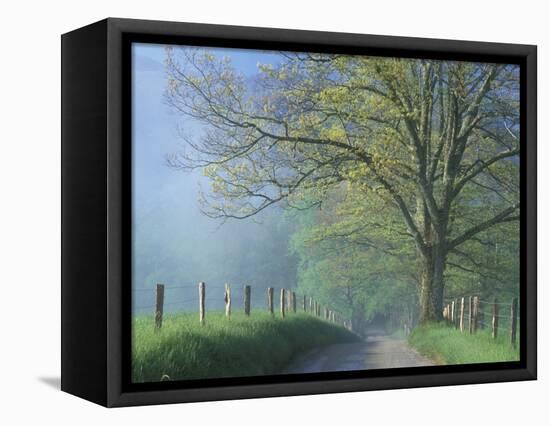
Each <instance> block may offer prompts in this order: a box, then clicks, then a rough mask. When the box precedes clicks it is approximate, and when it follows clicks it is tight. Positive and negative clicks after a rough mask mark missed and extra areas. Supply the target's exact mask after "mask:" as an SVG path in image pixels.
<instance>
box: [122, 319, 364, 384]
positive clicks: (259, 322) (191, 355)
mask: <svg viewBox="0 0 550 426" xmlns="http://www.w3.org/2000/svg"><path fill="white" fill-rule="evenodd" d="M356 340H358V338H357V337H356V336H355V335H354V334H353V333H350V332H349V331H348V330H346V329H345V328H344V327H341V326H338V325H335V324H333V323H330V322H327V321H324V320H321V319H319V318H316V317H313V316H311V315H308V314H305V313H297V314H290V315H287V317H285V318H284V319H282V318H280V317H278V316H275V317H272V316H271V315H270V314H269V313H267V312H262V311H252V313H251V315H250V317H246V316H245V315H244V314H243V313H234V314H233V315H232V316H231V319H230V320H228V319H227V318H225V316H224V315H223V313H222V312H214V313H213V312H208V313H207V316H206V322H205V325H203V326H201V325H200V324H199V321H198V315H197V314H196V313H193V314H190V313H179V314H168V315H165V317H164V320H163V324H162V329H161V330H159V331H155V329H154V319H153V316H152V315H147V316H145V315H141V316H137V317H135V318H134V322H133V336H132V378H133V381H134V382H157V381H160V380H161V377H163V376H164V375H167V376H168V377H169V378H170V380H188V379H205V378H217V377H244V376H257V375H266V374H275V373H277V372H279V371H280V370H281V369H282V368H283V367H285V365H286V364H287V363H288V362H289V361H290V359H291V358H292V357H293V356H295V355H296V354H298V353H300V352H303V351H306V350H308V349H311V348H313V347H316V346H323V345H327V344H331V343H339V342H353V341H356Z"/></svg>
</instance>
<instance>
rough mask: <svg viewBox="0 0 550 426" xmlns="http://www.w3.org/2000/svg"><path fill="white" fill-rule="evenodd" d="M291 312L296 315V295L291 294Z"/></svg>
mask: <svg viewBox="0 0 550 426" xmlns="http://www.w3.org/2000/svg"><path fill="white" fill-rule="evenodd" d="M292 312H293V313H296V293H295V292H292Z"/></svg>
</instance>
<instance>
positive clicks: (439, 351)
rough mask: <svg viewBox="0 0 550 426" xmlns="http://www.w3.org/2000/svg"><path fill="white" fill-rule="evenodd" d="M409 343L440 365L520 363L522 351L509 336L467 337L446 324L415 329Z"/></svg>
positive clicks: (479, 334)
mask: <svg viewBox="0 0 550 426" xmlns="http://www.w3.org/2000/svg"><path fill="white" fill-rule="evenodd" d="M409 344H410V345H411V346H412V347H414V348H415V349H416V350H417V351H418V352H420V353H421V354H422V355H425V356H427V357H429V358H431V359H433V360H434V361H435V362H437V363H438V364H475V363H482V362H504V361H519V349H518V348H516V349H514V348H513V347H512V345H511V344H510V339H509V336H508V334H507V333H501V334H500V335H499V336H498V337H497V339H496V340H494V339H493V338H492V336H491V331H490V330H479V331H478V332H477V333H475V334H468V333H461V332H460V330H457V329H455V328H453V327H449V326H448V325H446V324H443V323H429V324H426V325H422V326H418V327H417V328H415V329H414V330H413V332H412V333H411V335H410V336H409Z"/></svg>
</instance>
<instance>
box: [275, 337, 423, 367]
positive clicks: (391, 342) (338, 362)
mask: <svg viewBox="0 0 550 426" xmlns="http://www.w3.org/2000/svg"><path fill="white" fill-rule="evenodd" d="M428 365H434V363H433V362H432V361H430V360H429V359H427V358H425V357H423V356H422V355H420V354H418V353H417V352H416V351H415V350H413V349H412V348H410V347H409V345H408V344H407V341H406V340H404V339H399V338H395V337H392V336H387V335H383V334H381V333H378V332H373V333H371V334H370V335H369V336H368V337H367V338H366V339H365V340H364V341H362V342H358V343H340V344H335V345H330V346H325V347H322V348H317V349H314V350H311V351H309V352H306V353H305V354H302V355H300V356H298V357H296V358H295V359H293V360H292V362H291V363H290V364H289V365H288V367H287V368H285V369H284V370H283V373H286V374H293V373H294V374H295V373H319V372H329V371H351V370H370V369H379V368H399V367H420V366H428Z"/></svg>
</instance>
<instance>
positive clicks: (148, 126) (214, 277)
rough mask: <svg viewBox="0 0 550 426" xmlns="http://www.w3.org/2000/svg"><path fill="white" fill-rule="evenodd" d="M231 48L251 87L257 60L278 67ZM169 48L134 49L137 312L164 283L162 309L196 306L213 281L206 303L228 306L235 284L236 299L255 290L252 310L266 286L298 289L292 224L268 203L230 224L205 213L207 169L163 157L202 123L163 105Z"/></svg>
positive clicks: (271, 58)
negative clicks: (202, 287) (202, 196)
mask: <svg viewBox="0 0 550 426" xmlns="http://www.w3.org/2000/svg"><path fill="white" fill-rule="evenodd" d="M213 52H214V53H215V54H219V55H227V54H228V52H230V53H231V61H232V64H233V66H234V67H235V69H236V70H238V71H240V72H242V73H243V74H244V76H245V78H247V79H249V80H250V82H251V83H253V81H252V80H253V78H254V76H255V75H256V73H257V64H258V63H264V64H265V63H271V64H275V63H276V62H277V61H278V60H279V56H277V55H276V54H272V53H264V52H259V51H258V52H255V51H250V50H246V51H242V50H239V49H217V50H216V49H213ZM164 58H165V47H164V46H163V45H154V44H133V47H132V70H133V79H132V126H133V127H132V214H133V217H132V225H133V226H132V250H133V253H132V288H133V292H132V294H133V308H134V311H135V312H136V313H140V312H150V311H151V309H152V308H153V306H154V300H155V293H154V289H155V287H156V284H157V283H162V284H164V285H165V287H166V290H165V292H166V295H165V309H166V310H167V311H173V310H196V309H197V306H196V303H195V299H196V297H197V292H198V290H197V284H198V282H199V281H204V282H206V289H207V290H206V291H207V293H206V295H207V303H208V306H209V308H214V309H221V308H222V306H223V286H224V284H225V283H229V284H231V286H232V293H233V305H234V306H235V308H239V307H240V306H241V305H242V288H243V286H244V285H250V286H252V308H254V307H260V306H261V307H263V306H265V297H266V296H265V293H266V292H265V289H266V288H267V287H279V288H280V287H286V288H290V287H294V286H295V282H296V271H297V262H298V261H297V258H296V257H295V256H293V255H292V254H291V252H290V251H289V240H290V236H291V235H292V233H293V232H294V231H295V227H296V225H295V220H294V219H293V218H292V217H290V216H289V215H288V214H285V213H284V212H283V210H281V209H279V208H277V207H274V208H271V209H267V210H266V211H265V212H262V214H259V215H257V216H256V217H254V218H253V219H252V218H250V219H247V220H230V221H227V222H225V223H222V222H221V221H218V220H214V219H211V218H208V217H206V216H204V215H203V214H201V212H200V209H199V204H198V202H197V200H198V198H199V192H200V190H201V189H202V191H203V192H207V191H208V190H209V185H210V184H209V181H208V179H207V178H206V177H204V176H203V175H202V171H201V170H194V171H182V170H177V169H174V168H170V167H169V166H168V165H167V163H166V156H167V155H169V154H171V153H174V152H176V151H178V150H182V149H183V146H184V141H183V140H182V139H181V136H180V135H181V132H183V133H185V134H186V135H188V136H189V135H190V136H193V135H197V134H199V132H201V127H200V125H199V124H198V123H196V122H194V121H193V120H192V119H190V118H185V119H183V118H182V116H181V115H179V116H178V115H176V114H174V112H173V111H171V110H170V108H169V107H168V106H167V105H166V103H165V102H164V99H163V96H164V90H165V88H166V84H167V76H166V73H165V69H164V64H163V61H164Z"/></svg>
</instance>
